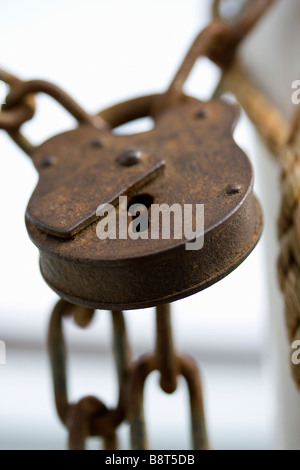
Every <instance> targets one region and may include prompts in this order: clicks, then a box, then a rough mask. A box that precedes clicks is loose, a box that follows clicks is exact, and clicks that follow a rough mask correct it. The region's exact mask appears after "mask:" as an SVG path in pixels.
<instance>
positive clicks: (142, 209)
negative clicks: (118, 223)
mask: <svg viewBox="0 0 300 470" xmlns="http://www.w3.org/2000/svg"><path fill="white" fill-rule="evenodd" d="M153 200H154V199H153V197H152V196H150V194H137V195H136V196H133V197H132V198H131V199H130V201H129V203H128V207H127V211H128V213H129V214H130V215H131V220H132V222H133V224H132V226H133V232H134V233H142V232H145V231H146V230H148V229H149V209H150V208H151V205H152V204H153Z"/></svg>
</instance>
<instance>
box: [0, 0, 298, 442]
mask: <svg viewBox="0 0 300 470" xmlns="http://www.w3.org/2000/svg"><path fill="white" fill-rule="evenodd" d="M275 1H276V0H251V1H246V2H243V5H242V6H243V8H241V10H240V11H239V13H238V14H237V15H236V16H234V17H233V18H229V19H228V20H226V19H224V18H223V16H222V11H221V1H220V0H213V21H212V22H211V23H210V25H209V26H208V27H207V28H205V29H204V30H203V31H202V32H201V33H200V34H199V35H198V37H197V38H196V40H195V41H194V43H193V45H192V46H191V48H190V50H189V52H188V54H187V56H186V57H185V59H184V61H183V63H182V65H181V66H180V68H179V70H178V72H177V73H176V75H175V77H174V79H173V81H172V83H171V85H170V87H169V88H168V90H167V91H166V93H164V94H163V95H157V96H156V97H155V100H154V102H155V104H154V106H153V107H152V104H151V105H150V104H149V103H152V101H153V100H152V97H144V98H143V99H138V100H136V101H135V102H133V105H132V106H133V107H132V115H133V116H134V117H137V116H139V115H140V114H141V116H142V115H144V110H145V109H146V108H147V110H148V107H149V113H148V114H152V115H155V114H156V113H158V112H159V111H160V110H162V109H164V108H166V107H169V106H171V105H172V104H173V103H175V102H177V101H178V100H180V99H181V98H182V95H183V87H184V84H185V82H186V79H187V77H188V76H189V74H190V71H191V69H192V67H193V65H194V64H195V62H196V60H197V59H198V58H199V57H201V56H205V57H208V58H209V59H211V60H212V61H213V62H215V63H216V64H217V65H218V66H219V67H220V68H221V69H222V73H223V75H222V79H221V82H220V84H219V86H218V88H217V90H216V92H215V96H216V97H217V96H221V95H222V94H223V93H224V92H226V91H232V92H233V93H234V94H235V96H236V97H237V100H238V101H239V102H240V104H241V105H242V107H243V108H244V109H245V111H246V113H247V114H248V116H249V117H250V119H251V120H252V121H253V122H254V124H255V126H256V128H257V129H258V131H259V132H260V133H261V135H262V136H263V138H264V139H265V142H266V143H267V145H268V146H269V148H270V149H271V150H272V152H273V153H274V154H276V155H277V156H278V155H282V154H283V155H284V156H283V157H281V158H280V159H279V161H280V163H281V165H282V169H283V170H282V174H283V176H282V191H283V203H282V211H281V216H280V221H279V237H280V240H281V255H280V259H279V277H280V284H281V287H282V290H283V292H284V294H285V301H286V312H287V323H288V328H289V335H290V339H291V340H292V339H295V338H296V339H297V338H298V339H299V337H300V333H299V332H300V320H299V319H300V300H299V299H300V296H299V286H300V255H299V253H300V244H299V243H300V242H299V240H300V237H299V233H300V229H299V220H300V219H299V217H300V209H299V207H300V202H299V201H300V190H299V188H300V171H299V161H300V159H299V145H300V144H299V139H300V138H299V135H300V131H299V126H294V131H293V134H292V138H291V137H290V135H291V132H290V126H289V125H288V123H286V122H285V121H284V120H283V118H282V116H281V114H280V113H279V112H278V110H276V109H275V107H274V106H273V105H272V104H271V103H270V102H269V101H268V100H267V99H266V97H265V96H264V95H263V93H262V92H261V91H260V90H259V89H258V88H257V87H255V86H254V84H253V82H252V80H251V77H249V74H248V73H246V72H245V70H244V69H243V66H242V65H241V63H240V62H239V60H238V59H237V55H236V51H237V48H238V46H239V45H240V43H241V42H242V40H243V39H244V38H245V37H246V36H247V35H248V34H249V32H250V31H251V30H252V29H253V27H254V26H255V25H256V23H257V22H258V21H259V20H260V18H261V17H262V16H263V15H264V13H265V12H266V11H267V10H268V8H270V7H271V6H272V5H273V4H274V3H275ZM0 80H2V81H4V82H5V83H7V84H8V85H9V87H10V93H9V94H8V96H7V99H6V104H5V105H3V106H2V109H1V112H0V129H4V130H6V131H7V132H8V133H9V134H10V136H11V137H12V138H13V139H14V140H15V141H16V142H17V144H18V145H19V146H20V147H21V148H22V149H23V150H25V152H27V153H28V154H29V155H32V153H33V151H34V147H33V146H32V145H31V144H30V143H29V142H28V141H27V140H26V138H25V137H24V136H23V135H22V134H21V132H20V128H21V126H22V125H23V124H24V123H25V122H27V121H28V120H30V119H31V118H32V117H33V116H34V112H35V102H34V96H35V95H36V94H37V93H40V92H42V93H46V94H48V95H50V96H51V97H53V98H54V99H55V100H57V101H58V102H59V103H60V104H61V105H62V106H63V107H65V108H66V109H67V110H68V111H69V112H70V113H71V114H72V115H73V116H74V117H75V118H76V119H77V120H78V122H85V123H87V124H89V125H92V126H94V127H96V128H103V127H104V126H107V124H106V119H107V118H108V117H109V116H106V115H105V113H99V114H98V115H95V116H91V115H90V114H88V113H86V112H85V111H84V110H83V109H82V108H81V107H80V106H79V105H78V104H77V103H76V102H75V101H74V100H73V99H72V98H70V97H69V96H68V95H67V94H66V93H65V92H63V91H62V90H61V89H60V88H58V87H56V86H55V85H52V84H50V83H48V82H44V81H40V80H31V81H25V82H24V81H21V80H19V79H17V78H16V77H14V76H13V75H10V74H8V73H6V72H4V71H3V70H0ZM150 98H151V99H150ZM148 104H149V106H148ZM140 110H141V111H140ZM126 118H128V114H127V115H126ZM107 120H108V121H109V119H107ZM111 124H112V125H113V126H115V125H120V124H122V113H119V116H118V122H113V123H111ZM298 124H299V121H298ZM93 315H94V312H93V311H91V310H89V309H85V308H82V307H77V306H75V305H71V304H69V303H68V302H66V301H64V300H60V301H59V302H58V304H57V305H56V307H55V308H54V311H53V314H52V317H51V321H50V328H49V338H48V346H49V352H50V358H51V366H52V372H53V380H54V391H55V401H56V407H57V412H58V415H59V417H60V419H61V421H62V422H63V423H64V425H65V426H66V427H67V429H68V431H69V446H70V448H71V449H84V448H85V441H86V438H87V437H89V436H98V437H102V438H103V439H104V446H105V448H107V449H116V448H117V428H118V426H119V425H120V424H121V423H122V422H124V421H128V422H129V423H130V428H131V442H132V448H133V449H143V448H147V447H148V440H147V432H146V425H145V419H144V405H143V394H144V386H145V381H146V379H147V377H148V376H149V374H150V373H151V372H152V371H154V370H157V371H159V373H160V385H161V388H162V390H163V391H165V392H166V393H169V394H171V393H173V392H174V391H175V390H176V388H177V378H178V377H179V376H182V377H183V378H184V379H185V380H186V382H187V385H188V390H189V395H190V409H191V426H192V435H193V446H194V448H195V449H207V448H208V442H207V435H206V427H205V418H204V409H203V400H202V390H201V381H200V377H199V373H198V369H197V366H196V363H195V362H194V360H193V359H191V358H189V357H187V356H184V355H178V354H177V353H175V350H174V345H173V339H172V331H171V320H170V306H169V305H164V306H158V307H157V308H156V325H157V328H156V348H155V352H154V353H152V354H146V355H144V356H143V357H141V358H140V359H138V360H137V361H135V362H132V360H131V354H130V349H129V345H128V339H127V333H126V325H125V319H124V315H123V313H122V312H120V311H119V312H112V321H113V331H114V339H113V343H114V345H113V347H114V354H115V359H116V367H117V372H118V378H119V400H118V404H117V406H116V408H114V409H109V408H107V407H106V406H105V404H104V403H102V402H101V401H100V400H99V399H98V398H95V397H85V398H83V399H81V400H80V401H79V402H78V403H75V404H70V403H69V399H68V391H67V377H66V345H65V340H64V335H63V318H65V317H67V316H73V318H74V320H75V321H76V323H77V324H78V326H80V327H82V328H84V327H86V326H87V325H88V324H89V323H90V322H91V320H92V318H93ZM293 372H294V377H295V379H296V381H297V383H298V385H299V386H300V377H299V372H298V369H297V370H294V371H293Z"/></svg>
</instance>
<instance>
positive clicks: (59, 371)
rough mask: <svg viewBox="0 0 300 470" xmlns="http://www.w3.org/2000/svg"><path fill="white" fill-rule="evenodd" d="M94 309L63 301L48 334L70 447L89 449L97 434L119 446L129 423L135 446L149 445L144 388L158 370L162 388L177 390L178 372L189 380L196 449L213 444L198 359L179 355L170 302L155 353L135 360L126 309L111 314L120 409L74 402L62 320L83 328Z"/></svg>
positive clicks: (160, 312)
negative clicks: (88, 443) (121, 427)
mask: <svg viewBox="0 0 300 470" xmlns="http://www.w3.org/2000/svg"><path fill="white" fill-rule="evenodd" d="M93 315H94V312H93V311H92V310H89V309H86V308H83V307H78V306H75V305H72V304H70V303H68V302H66V301H64V300H60V301H59V302H58V303H57V305H56V307H55V308H54V310H53V313H52V316H51V320H50V327H49V336H48V348H49V354H50V359H51V367H52V373H53V382H54V394H55V402H56V408H57V412H58V415H59V417H60V419H61V421H62V422H63V424H64V425H65V426H66V427H67V429H68V431H69V447H70V449H72V450H81V449H84V448H85V441H86V438H87V437H89V436H98V437H102V438H103V439H104V445H105V448H106V449H108V448H109V449H116V448H117V437H116V430H117V428H118V426H119V425H120V424H121V423H122V422H124V421H129V422H130V427H131V443H132V448H133V449H136V450H137V449H146V448H148V439H147V433H146V426H145V420H144V405H143V390H144V384H145V380H146V378H147V377H148V375H149V374H150V373H151V372H153V371H154V370H158V371H160V374H161V387H162V389H163V390H164V391H165V392H166V393H169V394H171V393H173V392H174V391H175V390H176V389H177V376H179V375H181V376H182V377H184V378H185V380H186V382H187V385H188V390H189V395H190V408H191V428H192V436H193V447H194V449H199V450H204V449H207V448H208V441H207V433H206V425H205V417H204V407H203V399H202V387H201V380H200V377H199V372H198V368H197V365H196V363H195V361H194V360H193V359H192V358H190V357H187V356H184V355H178V354H175V352H174V348H173V340H172V332H171V322H170V306H169V305H164V306H159V307H157V309H156V320H157V341H156V351H155V353H153V354H147V355H145V356H143V357H141V358H140V359H138V360H137V361H135V362H132V361H131V354H130V350H129V345H128V340H127V334H126V326H125V319H124V315H123V313H122V312H120V311H118V312H112V319H113V331H114V335H113V345H114V353H115V360H116V367H117V371H118V378H119V401H118V405H117V407H116V408H115V409H108V408H107V407H106V406H105V405H104V403H102V401H100V400H99V399H98V398H95V397H85V398H83V399H81V400H80V401H79V402H78V403H77V404H70V403H69V399H68V391H67V377H66V345H65V340H64V335H63V325H62V320H63V318H66V317H70V316H73V318H74V320H75V322H76V323H77V324H78V326H80V327H84V328H85V327H86V326H88V324H89V323H90V321H91V320H92V318H93Z"/></svg>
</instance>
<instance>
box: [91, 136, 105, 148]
mask: <svg viewBox="0 0 300 470" xmlns="http://www.w3.org/2000/svg"><path fill="white" fill-rule="evenodd" d="M91 145H92V147H93V148H95V149H101V148H102V147H104V140H103V139H101V138H99V139H95V140H93V142H92V143H91Z"/></svg>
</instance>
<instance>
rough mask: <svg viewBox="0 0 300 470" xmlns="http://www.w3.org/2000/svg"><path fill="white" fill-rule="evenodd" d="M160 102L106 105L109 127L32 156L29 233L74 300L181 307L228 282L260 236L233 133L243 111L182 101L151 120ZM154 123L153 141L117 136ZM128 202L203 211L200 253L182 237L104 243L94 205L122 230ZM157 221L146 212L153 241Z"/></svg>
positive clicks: (83, 131)
mask: <svg viewBox="0 0 300 470" xmlns="http://www.w3.org/2000/svg"><path fill="white" fill-rule="evenodd" d="M159 99H160V96H159V95H152V96H146V97H141V98H137V99H134V100H131V101H128V102H125V103H121V104H118V105H116V106H114V107H112V108H109V109H107V110H105V111H103V112H102V113H101V116H102V118H103V119H104V120H105V122H106V123H107V127H106V128H104V129H101V130H99V129H97V128H95V127H94V126H92V125H88V124H86V123H85V124H80V125H79V127H78V128H76V129H75V130H72V131H69V132H66V133H63V134H61V135H58V136H55V137H53V138H51V139H50V140H48V141H47V142H45V143H43V144H42V145H41V146H39V147H38V148H37V149H36V150H35V152H34V154H33V156H32V158H33V162H34V164H35V166H36V168H37V169H38V172H39V176H40V179H39V183H38V185H37V188H36V189H35V191H34V194H33V196H32V198H31V200H30V202H29V205H28V208H27V212H26V224H27V229H28V232H29V235H30V237H31V239H32V241H33V242H34V243H35V244H36V246H37V247H38V248H39V251H40V267H41V272H42V274H43V277H44V279H45V280H46V282H47V283H48V284H49V286H50V287H51V288H52V289H53V290H54V291H56V292H57V293H58V294H59V296H60V297H62V298H64V299H66V300H68V301H70V302H72V303H76V304H78V305H83V306H87V307H90V308H97V309H109V310H119V309H124V310H127V309H137V308H144V307H151V306H154V305H159V304H166V303H168V302H173V301H175V300H178V299H181V298H184V297H186V296H189V295H191V294H194V293H196V292H198V291H200V290H202V289H205V288H207V287H209V286H210V285H212V284H214V283H215V282H217V281H219V280H220V279H222V278H223V277H225V276H226V275H227V274H229V273H230V272H231V271H233V270H234V269H235V268H236V267H237V266H238V265H239V264H240V263H241V262H242V261H243V260H244V259H245V258H246V257H247V256H248V255H249V253H250V252H251V251H252V249H253V248H254V246H255V245H256V243H257V241H258V239H259V237H260V234H261V228H262V215H261V209H260V206H259V204H258V202H257V199H256V198H255V196H254V194H253V169H252V166H251V163H250V162H249V160H248V158H247V157H246V155H245V154H244V152H243V151H242V150H241V149H240V148H239V147H238V146H237V145H236V143H235V142H234V140H233V136H232V132H233V127H234V124H235V122H236V120H237V117H238V111H237V107H236V106H235V105H232V104H229V103H227V102H225V101H222V100H212V101H209V102H202V101H199V100H197V99H195V98H191V97H188V96H185V95H182V97H181V99H180V100H178V101H177V102H176V103H173V104H171V105H170V106H168V107H166V108H163V109H161V110H160V111H159V112H156V113H155V114H153V109H155V103H157V102H158V100H159ZM146 116H150V117H153V118H154V128H153V129H152V130H150V131H148V132H143V133H140V134H135V135H117V134H116V133H114V131H113V129H115V128H116V127H118V126H120V125H122V124H125V123H127V122H130V121H132V120H134V119H138V118H141V117H146ZM120 197H123V198H125V197H127V199H128V201H129V202H130V201H133V202H134V203H136V204H140V205H143V206H144V207H146V209H147V210H149V211H150V209H151V206H152V205H153V204H156V205H165V207H172V206H173V205H174V204H175V205H178V204H179V205H180V206H181V207H184V206H185V205H190V206H192V207H195V206H196V205H202V206H203V207H204V231H203V239H204V244H203V246H202V245H201V249H195V250H193V249H186V245H187V242H190V243H191V242H192V241H193V240H190V239H189V240H188V239H187V238H186V237H185V236H184V235H183V236H182V238H181V239H178V238H176V237H175V233H174V230H173V232H172V234H171V236H170V237H169V239H167V238H162V237H159V238H156V239H153V238H151V236H148V238H145V237H144V238H142V237H139V238H136V239H132V238H130V237H127V239H125V238H121V237H118V236H117V237H116V238H115V239H111V238H109V237H108V238H106V239H99V237H98V236H97V224H98V223H99V220H101V219H100V217H99V216H98V214H97V208H98V207H99V206H102V207H105V205H106V204H110V205H111V206H113V207H115V208H116V218H117V222H120V220H119V219H120V217H121V213H120V207H119V201H120ZM151 222H152V221H151V215H150V217H149V226H148V232H149V233H150V232H151ZM128 223H130V214H129V215H128ZM162 223H163V220H162V219H160V221H159V224H160V226H159V233H162V230H163V227H162ZM196 223H197V220H196V214H195V213H194V212H193V215H192V220H191V224H192V226H195V225H196ZM195 241H196V239H195Z"/></svg>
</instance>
